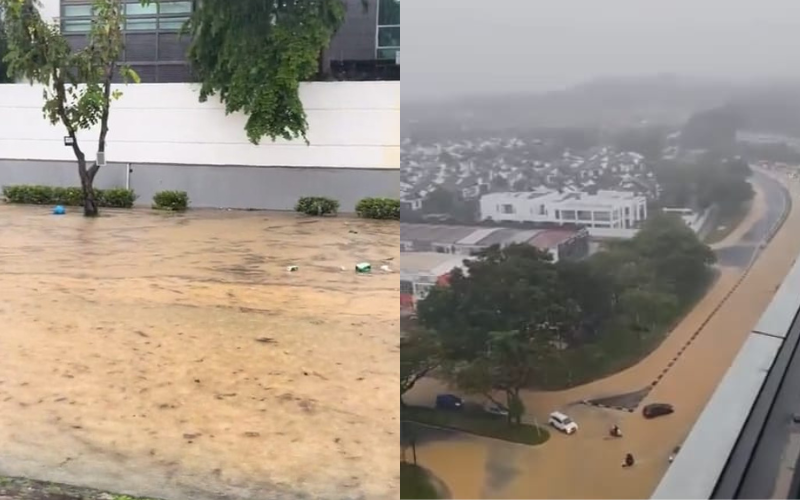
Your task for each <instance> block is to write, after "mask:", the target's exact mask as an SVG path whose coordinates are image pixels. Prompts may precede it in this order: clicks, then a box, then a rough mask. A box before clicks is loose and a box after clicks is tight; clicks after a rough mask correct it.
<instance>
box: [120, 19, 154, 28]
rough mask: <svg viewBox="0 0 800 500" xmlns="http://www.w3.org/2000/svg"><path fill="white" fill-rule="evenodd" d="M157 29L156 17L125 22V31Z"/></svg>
mask: <svg viewBox="0 0 800 500" xmlns="http://www.w3.org/2000/svg"><path fill="white" fill-rule="evenodd" d="M156 27H157V22H156V18H155V17H139V18H136V17H134V18H130V19H127V20H126V21H125V29H127V30H128V31H155V30H156Z"/></svg>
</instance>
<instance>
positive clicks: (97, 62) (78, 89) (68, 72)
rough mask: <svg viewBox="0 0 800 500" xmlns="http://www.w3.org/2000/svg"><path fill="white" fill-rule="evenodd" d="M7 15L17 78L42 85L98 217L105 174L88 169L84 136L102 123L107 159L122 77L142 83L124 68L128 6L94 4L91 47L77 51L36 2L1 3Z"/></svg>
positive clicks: (47, 112)
mask: <svg viewBox="0 0 800 500" xmlns="http://www.w3.org/2000/svg"><path fill="white" fill-rule="evenodd" d="M0 5H1V6H2V8H3V11H4V12H5V16H6V17H5V22H6V33H7V39H8V46H9V52H8V55H7V56H6V59H5V60H6V61H7V62H8V65H9V72H10V74H11V75H13V76H15V77H19V78H25V79H27V80H28V81H30V82H31V84H32V85H33V84H34V83H38V84H41V85H43V86H44V87H45V89H44V93H43V96H44V106H43V112H44V116H45V118H47V119H48V120H49V121H50V123H52V124H54V125H55V124H57V123H61V124H62V125H63V126H64V128H65V129H66V131H67V136H68V137H69V139H70V141H71V147H72V152H73V153H74V154H75V158H76V159H77V161H78V174H79V176H80V180H81V188H82V190H83V213H84V215H86V216H96V215H97V214H98V207H97V200H96V198H95V194H94V187H93V184H94V179H95V176H96V175H97V172H98V171H99V170H100V165H99V164H98V163H97V161H95V162H94V163H93V165H92V166H91V167H89V168H87V162H86V154H85V153H84V151H83V149H82V148H81V145H80V143H79V142H78V132H79V131H81V130H88V129H90V128H92V127H94V126H96V125H98V124H99V126H100V130H99V133H98V146H97V151H98V156H100V155H102V154H105V148H106V137H107V136H108V131H109V128H108V119H109V116H110V110H111V102H112V101H114V100H117V99H119V98H120V97H121V96H122V93H121V92H120V91H119V90H114V91H112V90H111V82H112V81H113V79H114V76H115V75H116V74H118V73H119V74H120V75H121V77H122V79H123V81H128V80H132V81H135V82H137V83H138V81H139V77H138V76H137V75H136V73H135V72H133V71H132V70H131V69H130V68H129V67H127V66H121V65H119V64H118V62H117V61H119V59H120V56H121V54H122V50H123V36H122V26H123V24H124V21H125V17H124V11H123V8H124V5H123V4H122V3H121V2H119V1H118V0H94V2H93V4H92V5H93V8H94V18H93V19H92V23H91V28H90V31H89V34H88V43H87V45H86V48H84V49H81V50H78V51H73V50H72V49H71V48H70V46H69V44H68V43H67V40H66V39H65V38H64V37H63V36H62V35H61V33H60V29H59V27H58V26H57V25H54V24H49V23H47V22H45V21H43V20H42V18H41V16H40V14H39V10H38V8H37V4H36V2H35V0H0Z"/></svg>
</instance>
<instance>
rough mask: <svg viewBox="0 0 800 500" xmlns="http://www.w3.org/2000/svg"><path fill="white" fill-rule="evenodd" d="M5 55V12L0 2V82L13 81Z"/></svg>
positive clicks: (6, 41)
mask: <svg viewBox="0 0 800 500" xmlns="http://www.w3.org/2000/svg"><path fill="white" fill-rule="evenodd" d="M6 55H8V36H7V35H6V27H5V14H4V13H3V8H2V4H0V83H13V82H14V78H12V77H11V75H10V74H9V72H8V63H7V62H6V60H5V58H6Z"/></svg>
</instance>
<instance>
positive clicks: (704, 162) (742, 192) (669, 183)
mask: <svg viewBox="0 0 800 500" xmlns="http://www.w3.org/2000/svg"><path fill="white" fill-rule="evenodd" d="M751 173H752V172H751V170H750V167H749V166H748V165H747V163H746V162H745V161H743V160H741V159H738V158H735V159H728V160H723V159H719V158H716V157H714V156H713V155H706V156H705V157H703V158H700V160H698V161H697V162H696V163H677V162H671V161H664V162H661V163H660V164H659V165H658V167H657V168H656V177H657V178H658V181H659V185H660V186H661V189H662V192H661V196H660V197H659V204H660V205H661V206H664V207H689V208H697V209H701V210H703V209H706V208H709V207H710V206H712V205H716V206H717V207H718V208H719V209H720V210H721V211H722V212H732V211H734V210H737V209H739V208H741V206H742V205H743V204H744V203H747V202H748V201H750V200H751V199H752V198H753V195H754V194H755V193H754V191H753V187H752V186H751V185H750V183H748V182H747V179H748V178H749V177H750V175H751Z"/></svg>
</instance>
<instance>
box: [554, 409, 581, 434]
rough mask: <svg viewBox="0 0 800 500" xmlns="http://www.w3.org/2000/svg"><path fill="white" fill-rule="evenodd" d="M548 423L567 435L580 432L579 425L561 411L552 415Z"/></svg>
mask: <svg viewBox="0 0 800 500" xmlns="http://www.w3.org/2000/svg"><path fill="white" fill-rule="evenodd" d="M547 423H548V424H550V425H551V426H553V427H554V428H556V429H558V430H560V431H561V432H563V433H564V434H567V435H571V434H575V433H576V432H578V424H576V423H575V422H574V421H573V420H572V419H571V418H569V417H568V416H566V415H565V414H563V413H561V412H560V411H554V412H553V413H551V414H550V417H549V418H548V419H547Z"/></svg>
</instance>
